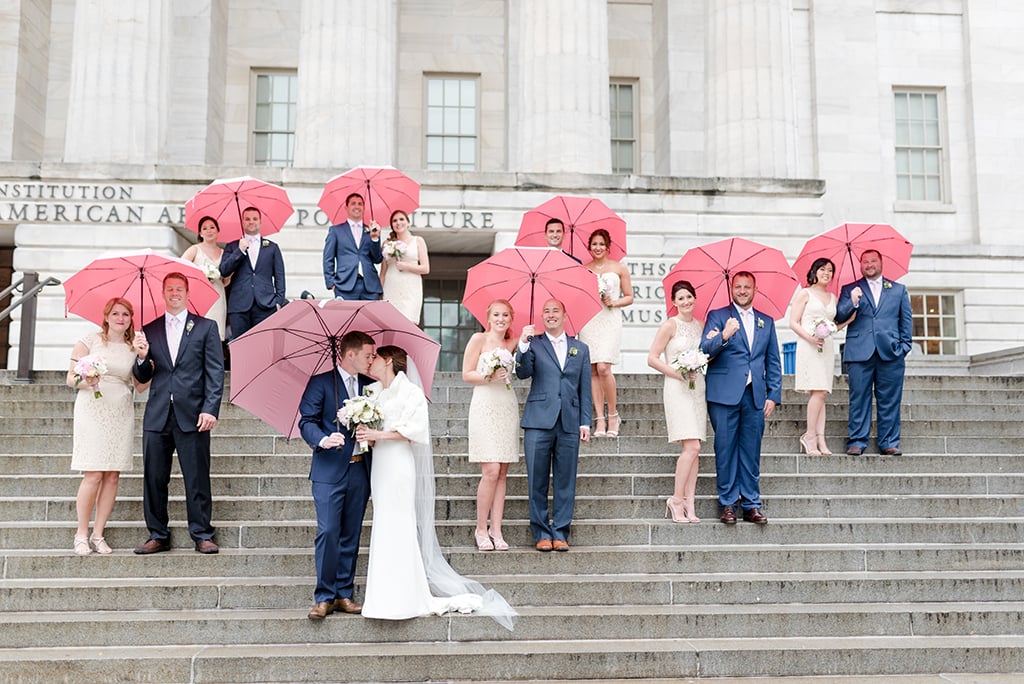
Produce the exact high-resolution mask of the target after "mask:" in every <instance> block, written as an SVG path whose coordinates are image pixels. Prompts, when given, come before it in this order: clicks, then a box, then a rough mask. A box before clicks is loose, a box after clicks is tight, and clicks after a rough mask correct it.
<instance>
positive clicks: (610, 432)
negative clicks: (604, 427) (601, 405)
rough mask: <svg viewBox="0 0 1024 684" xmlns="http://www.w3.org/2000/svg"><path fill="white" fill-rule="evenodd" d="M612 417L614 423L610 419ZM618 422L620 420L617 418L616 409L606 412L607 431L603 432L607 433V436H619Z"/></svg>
mask: <svg viewBox="0 0 1024 684" xmlns="http://www.w3.org/2000/svg"><path fill="white" fill-rule="evenodd" d="M613 418H614V419H615V423H612V419H613ZM620 423H621V421H620V420H619V413H618V411H616V412H615V413H609V414H608V432H607V433H605V434H607V436H608V437H618V436H619V425H620ZM613 424H614V425H615V429H614V430H613V429H612V425H613Z"/></svg>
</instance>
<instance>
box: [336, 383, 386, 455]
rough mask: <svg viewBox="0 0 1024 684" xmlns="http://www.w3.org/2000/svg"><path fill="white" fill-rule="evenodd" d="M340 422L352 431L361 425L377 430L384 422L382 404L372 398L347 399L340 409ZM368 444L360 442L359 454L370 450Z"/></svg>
mask: <svg viewBox="0 0 1024 684" xmlns="http://www.w3.org/2000/svg"><path fill="white" fill-rule="evenodd" d="M338 420H340V421H341V422H342V424H344V426H345V427H347V428H348V429H349V430H351V431H353V432H354V431H355V429H356V428H357V427H359V426H360V425H365V426H366V427H368V428H370V429H372V430H377V429H379V428H380V426H381V423H383V421H384V414H383V413H381V410H380V404H378V403H377V402H376V401H374V400H373V399H371V398H370V397H366V396H360V397H353V398H351V399H346V400H345V401H344V402H343V403H342V405H341V408H340V409H338ZM369 446H370V445H369V444H368V443H366V442H359V453H363V452H364V451H366V450H367V449H368V448H369Z"/></svg>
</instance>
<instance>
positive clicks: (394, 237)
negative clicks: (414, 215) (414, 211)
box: [388, 209, 412, 240]
mask: <svg viewBox="0 0 1024 684" xmlns="http://www.w3.org/2000/svg"><path fill="white" fill-rule="evenodd" d="M399 214H401V215H402V216H404V217H405V220H406V221H408V222H409V228H412V221H411V220H409V214H408V213H406V212H404V211H402V210H401V209H395V210H394V211H393V212H391V218H389V219H388V229H389V230H390V233H389V234H388V240H397V239H398V233H396V232H395V228H394V224H395V217H396V216H398V215H399ZM406 230H408V229H406Z"/></svg>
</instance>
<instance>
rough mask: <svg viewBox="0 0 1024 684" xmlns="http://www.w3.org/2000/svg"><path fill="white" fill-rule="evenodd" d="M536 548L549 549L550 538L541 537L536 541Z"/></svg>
mask: <svg viewBox="0 0 1024 684" xmlns="http://www.w3.org/2000/svg"><path fill="white" fill-rule="evenodd" d="M537 550H538V551H544V552H547V551H550V550H551V540H550V539H541V540H540V541H539V542H537Z"/></svg>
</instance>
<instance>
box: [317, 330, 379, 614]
mask: <svg viewBox="0 0 1024 684" xmlns="http://www.w3.org/2000/svg"><path fill="white" fill-rule="evenodd" d="M340 347H341V349H340V351H339V353H340V354H341V361H340V363H339V365H338V367H337V368H334V369H331V370H330V371H328V372H326V373H321V374H320V375H314V376H313V377H312V378H310V379H309V383H307V385H306V390H305V392H303V394H302V400H301V401H300V402H299V413H300V414H301V418H299V431H300V432H301V433H302V439H304V440H305V441H306V443H307V444H309V445H310V446H311V447H313V462H312V464H311V466H310V469H309V479H310V481H311V482H312V489H313V504H314V507H315V508H316V541H315V543H314V556H315V558H316V589H315V590H314V592H313V600H314V604H313V608H312V609H311V610H310V611H309V615H308V616H307V617H308V618H309V619H310V620H322V619H324V618H325V617H327V616H328V615H330V614H331V613H333V612H334V611H336V610H340V611H342V612H344V613H359V612H361V611H362V610H363V606H362V605H361V604H358V603H356V602H355V600H354V598H353V597H354V592H355V577H356V558H357V557H358V555H359V534H360V532H361V531H362V529H363V516H364V515H365V514H366V502H367V500H368V499H369V498H370V456H369V453H355V452H356V450H355V449H354V446H355V445H356V440H355V437H354V434H353V433H352V432H351V431H349V430H347V429H345V428H344V427H343V426H340V425H339V422H338V409H339V408H341V405H342V404H343V403H344V402H345V400H346V399H348V398H350V397H353V396H359V395H361V394H362V393H363V387H365V386H366V385H368V384H370V383H371V382H373V379H372V378H370V377H368V376H367V375H366V373H367V372H368V371H369V370H370V363H371V362H372V361H373V358H374V356H375V354H374V342H373V338H372V337H370V336H369V335H367V334H366V333H364V332H360V331H351V332H348V333H346V334H345V336H344V337H342V338H341V344H340Z"/></svg>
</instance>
